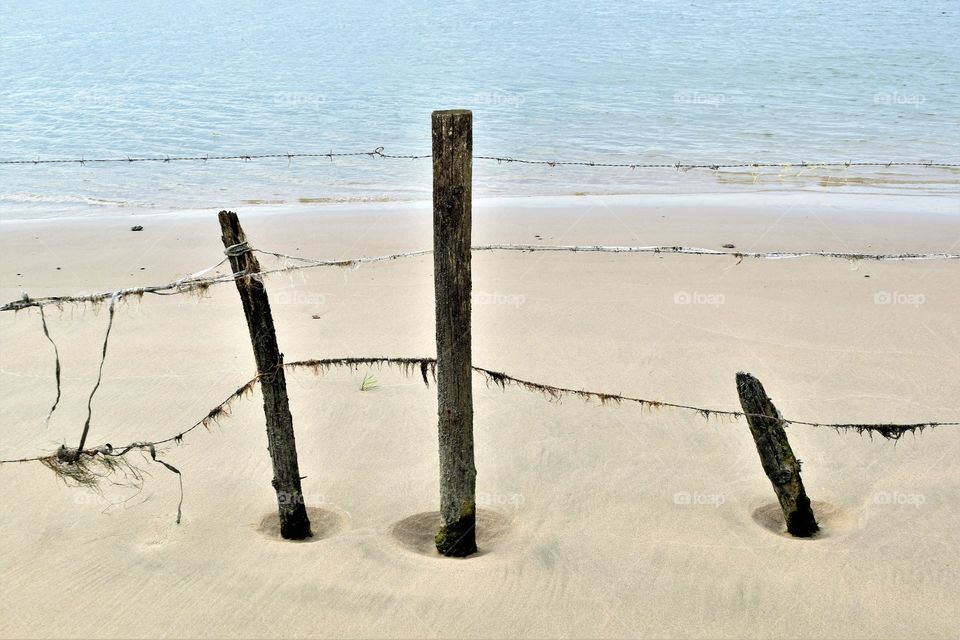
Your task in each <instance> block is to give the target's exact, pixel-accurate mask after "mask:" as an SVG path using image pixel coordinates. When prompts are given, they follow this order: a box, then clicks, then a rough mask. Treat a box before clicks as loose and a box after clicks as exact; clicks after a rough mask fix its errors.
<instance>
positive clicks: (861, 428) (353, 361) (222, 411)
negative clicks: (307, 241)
mask: <svg viewBox="0 0 960 640" xmlns="http://www.w3.org/2000/svg"><path fill="white" fill-rule="evenodd" d="M436 364H437V360H436V358H405V357H385V356H373V357H366V356H365V357H347V358H323V359H312V360H298V361H295V362H287V363H282V364H281V365H279V366H280V367H283V368H284V369H310V370H311V371H313V372H314V373H317V374H320V373H323V372H325V371H327V370H328V369H331V368H338V367H347V368H352V369H354V370H356V369H357V368H358V367H359V366H361V365H362V366H381V367H382V366H384V365H387V366H395V367H398V368H399V369H400V370H401V371H402V372H403V373H404V374H406V375H410V374H411V373H413V372H414V371H418V372H419V373H420V375H421V377H422V379H423V382H424V384H425V385H426V386H428V387H429V386H430V383H429V379H430V377H432V378H433V379H434V380H436ZM472 368H473V371H474V372H475V373H477V374H480V375H481V376H482V377H483V378H484V380H486V382H487V384H488V385H489V384H493V385H494V386H497V387H499V388H500V389H503V390H505V389H506V387H507V386H515V387H517V388H519V389H523V390H526V391H534V392H537V393H540V394H543V395H545V396H547V397H548V399H550V400H551V401H561V400H562V399H563V398H565V397H568V396H573V397H577V398H580V399H583V400H597V401H599V402H600V404H601V405H605V404H607V403H610V402H613V403H616V404H622V403H631V404H637V405H640V406H641V407H643V408H647V409H660V408H669V409H678V410H682V411H689V412H693V413H696V414H697V415H699V416H700V417H702V418H704V419H705V420H709V419H710V418H711V417H717V416H725V417H730V418H734V419H739V418H745V417H758V418H767V417H768V416H764V415H760V414H748V413H745V412H743V411H730V410H726V409H712V408H708V407H699V406H695V405H689V404H682V403H675V402H666V401H661V400H648V399H644V398H638V397H633V396H627V395H622V394H619V393H609V392H605V391H590V390H586V389H574V388H570V387H560V386H556V385H551V384H545V383H541V382H534V381H531V380H526V379H523V378H519V377H517V376H513V375H510V374H507V373H504V372H502V371H494V370H492V369H486V368H484V367H478V366H473V367H472ZM272 373H273V372H272V371H270V372H263V373H260V374H258V375H257V376H255V377H253V378H252V379H250V380H249V381H247V382H246V383H244V384H243V385H241V386H240V387H238V388H237V389H236V391H234V392H233V393H231V394H230V395H229V396H227V398H226V399H224V400H223V401H222V402H220V403H219V404H218V405H216V406H215V407H213V408H212V409H210V410H209V411H208V412H207V413H206V415H205V416H204V417H203V418H201V419H200V420H197V421H196V422H195V423H193V424H192V425H190V426H189V427H187V428H186V429H183V430H182V431H179V432H177V433H175V434H174V435H172V436H168V437H165V438H162V439H160V440H153V441H134V442H131V443H130V444H127V445H124V446H121V447H115V446H113V445H112V444H109V443H107V444H103V445H99V446H97V447H92V448H89V449H82V448H77V449H69V448H67V447H66V446H65V445H61V446H60V448H59V449H58V451H57V452H54V453H50V454H46V455H39V456H33V457H24V458H13V459H7V460H0V464H15V463H22V462H38V461H50V460H51V459H52V458H55V459H57V460H58V461H60V462H64V463H70V462H72V461H76V460H79V459H80V457H81V456H88V457H95V456H98V455H101V456H106V457H118V456H123V455H126V454H127V453H129V452H131V451H134V450H149V451H151V452H152V457H154V458H155V456H156V451H155V448H156V447H158V446H161V445H164V444H169V443H180V442H182V440H183V437H184V436H185V435H187V434H188V433H191V432H192V431H195V430H196V429H198V428H200V427H205V428H208V427H209V426H210V424H211V422H215V421H217V420H218V419H219V418H221V417H223V416H225V415H229V411H230V406H231V405H232V404H233V402H235V401H236V400H237V399H239V398H241V397H243V396H245V395H246V394H248V393H250V392H251V391H252V390H253V389H254V387H256V385H257V384H258V383H259V382H260V380H261V379H262V378H264V377H266V376H269V375H272ZM780 420H782V421H783V422H785V423H787V424H790V425H798V426H808V427H816V428H827V429H834V430H836V431H838V432H841V431H856V432H857V433H858V434H860V435H862V434H863V433H867V434H869V435H872V434H874V433H876V434H878V435H880V436H882V437H883V438H886V439H889V440H899V439H900V438H901V437H902V436H903V435H905V434H907V433H914V432H917V431H920V432H922V431H923V430H924V429H933V428H937V427H956V426H960V421H926V422H914V423H906V424H896V423H842V422H839V423H828V422H811V421H804V420H794V419H791V418H785V417H782V416H781V417H780Z"/></svg>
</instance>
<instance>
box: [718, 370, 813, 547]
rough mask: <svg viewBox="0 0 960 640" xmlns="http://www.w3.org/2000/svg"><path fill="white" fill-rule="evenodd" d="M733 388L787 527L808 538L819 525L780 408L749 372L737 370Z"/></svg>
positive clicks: (788, 529)
mask: <svg viewBox="0 0 960 640" xmlns="http://www.w3.org/2000/svg"><path fill="white" fill-rule="evenodd" d="M737 392H738V393H739V394H740V406H741V407H743V412H744V413H746V414H747V416H746V417H747V423H748V424H749V425H750V433H751V434H752V435H753V441H754V442H755V443H756V445H757V453H758V454H760V463H761V464H762V465H763V470H764V472H766V474H767V477H768V478H770V484H772V485H773V490H774V491H775V492H776V494H777V500H779V501H780V508H781V509H783V517H784V519H785V520H786V522H787V531H788V532H789V533H791V534H793V535H795V536H797V537H798V538H809V537H810V536H812V535H813V534H815V533H816V532H817V531H818V530H819V529H820V527H819V526H818V525H817V521H816V519H814V517H813V510H812V509H811V508H810V498H808V497H807V492H806V490H805V489H804V488H803V480H801V479H800V463H799V462H797V459H796V458H795V457H794V455H793V449H791V448H790V442H789V441H788V440H787V433H786V431H784V429H783V427H784V422H783V420H782V419H781V417H780V412H779V411H777V408H776V407H775V406H773V402H772V401H771V400H770V398H769V397H768V396H767V393H766V391H764V389H763V385H762V384H760V381H759V380H757V379H756V378H754V377H753V376H752V375H750V374H749V373H743V372H740V373H738V374H737Z"/></svg>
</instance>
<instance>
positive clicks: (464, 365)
mask: <svg viewBox="0 0 960 640" xmlns="http://www.w3.org/2000/svg"><path fill="white" fill-rule="evenodd" d="M432 120H433V268H434V288H435V293H436V318H437V399H438V413H439V424H438V430H439V435H440V516H441V520H442V524H441V527H440V531H438V532H437V535H436V540H435V542H436V545H437V551H439V552H440V553H442V554H443V555H445V556H456V557H463V556H468V555H470V554H472V553H475V552H476V550H477V542H476V513H477V505H476V479H477V469H476V467H475V466H474V459H473V388H472V383H473V371H472V364H473V362H472V357H471V349H470V289H471V283H470V277H471V276H470V226H471V199H472V181H473V113H471V112H470V111H467V110H461V109H458V110H452V111H434V112H433V117H432Z"/></svg>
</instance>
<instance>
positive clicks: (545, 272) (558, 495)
mask: <svg viewBox="0 0 960 640" xmlns="http://www.w3.org/2000/svg"><path fill="white" fill-rule="evenodd" d="M239 214H240V217H241V221H242V223H243V224H244V227H245V229H246V230H247V233H248V235H249V237H250V239H251V242H252V243H253V244H254V246H256V247H258V248H262V249H268V250H274V251H280V252H284V253H289V254H297V255H304V256H311V257H322V258H347V257H355V256H360V255H377V254H382V253H388V252H393V251H405V250H411V249H420V248H427V247H429V246H430V243H431V231H430V212H429V205H428V204H427V203H408V204H381V205H371V206H366V207H363V208H360V207H358V206H327V207H303V208H286V209H277V210H275V209H270V208H262V207H261V208H251V209H249V210H241V211H239ZM958 216H960V208H958V205H957V203H956V200H949V199H947V198H942V197H921V196H909V197H904V196H896V195H888V196H877V195H874V196H868V195H847V194H810V193H767V194H762V195H759V194H758V195H736V196H732V195H731V196H707V195H696V196H656V197H651V198H639V197H608V198H604V197H593V196H588V197H583V198H542V199H503V200H491V201H482V202H478V203H477V204H476V206H475V227H474V229H475V231H474V241H475V243H478V244H480V243H488V242H504V243H508V242H510V243H519V242H524V243H527V242H543V243H563V244H567V243H582V244H595V243H605V244H643V245H648V244H670V245H674V244H682V245H689V246H702V247H708V248H715V249H719V248H720V247H721V246H722V245H723V244H727V243H731V244H734V245H736V247H737V248H738V249H743V250H793V249H816V250H843V251H869V252H887V251H920V252H923V251H954V252H956V251H958V250H960V217H958ZM133 224H141V225H143V227H144V230H143V231H141V232H131V231H130V227H131V225H133ZM221 252H222V245H221V243H220V238H219V229H218V225H217V223H216V219H215V215H214V212H210V211H198V212H181V213H179V214H177V215H175V216H174V215H166V216H164V215H156V216H150V215H138V216H123V217H120V216H112V217H102V218H90V219H71V220H52V221H37V222H25V221H4V222H2V223H0V294H2V295H0V297H2V299H3V300H4V301H7V300H12V299H15V298H17V297H19V296H20V294H21V287H22V288H23V290H25V291H27V292H29V294H30V295H34V296H39V295H48V294H54V293H71V294H76V293H79V292H93V291H99V290H111V289H115V288H118V287H121V286H129V285H134V284H154V283H162V282H167V281H169V280H172V279H173V278H176V277H179V276H182V275H184V274H187V273H191V272H193V271H197V270H199V269H201V268H203V267H206V266H210V265H211V264H214V263H215V262H217V261H218V260H219V259H220V256H221V255H222V253H221ZM263 262H264V265H269V264H272V261H271V260H267V259H264V260H263ZM958 267H960V263H958V262H957V261H952V262H920V263H899V262H898V263H876V262H858V263H851V262H849V261H846V260H839V259H819V258H805V259H798V260H782V261H758V260H745V261H743V262H742V263H741V264H737V261H736V260H735V259H733V258H714V257H697V256H676V255H611V254H569V253H559V254H547V253H535V254H531V253H483V254H478V255H476V256H475V258H474V291H475V294H476V295H475V305H474V316H473V318H474V329H473V334H474V362H475V364H477V365H480V366H484V367H487V368H491V369H497V370H502V371H506V372H509V373H511V374H513V375H516V376H520V377H523V378H528V379H532V380H536V381H540V382H546V383H550V384H555V385H560V386H566V387H575V388H587V389H594V390H600V391H607V392H619V393H623V394H628V395H633V396H641V397H645V398H652V399H660V400H667V401H672V402H683V403H690V404H694V405H701V406H707V407H713V408H717V409H731V410H736V409H738V408H739V406H738V402H737V396H736V391H735V387H734V374H735V373H736V372H737V371H740V370H744V371H749V372H751V373H753V374H754V375H756V376H757V377H758V378H759V379H760V380H761V381H762V382H763V383H764V385H765V386H766V388H767V391H768V392H769V393H770V395H771V396H772V397H773V399H774V401H775V402H776V404H777V406H778V407H779V408H780V410H781V411H782V412H783V413H784V415H786V416H788V417H792V418H796V419H800V420H810V421H830V422H838V421H871V422H886V421H911V422H912V421H918V420H957V419H958V415H960V408H958V406H957V398H958V397H960V330H958V326H960V325H958V323H957V318H958V317H960V296H958V295H957V282H958V271H957V269H958ZM431 273H432V261H431V258H430V256H426V257H419V258H409V259H404V260H400V261H394V262H388V263H381V264H374V265H365V266H362V267H360V268H357V269H353V270H344V269H339V268H332V269H318V270H313V271H306V272H299V273H296V274H292V275H283V276H276V277H273V278H271V279H270V280H269V292H270V296H271V301H272V304H273V308H274V316H275V320H276V324H277V327H278V336H279V341H280V345H281V348H282V350H283V351H284V353H285V356H286V359H287V361H291V360H297V359H303V358H319V357H334V356H363V355H370V356H376V355H387V356H431V355H432V354H433V353H434V344H433V339H434V337H433V336H434V333H433V324H432V322H433V308H432V304H433V302H432V300H433V289H432V281H431ZM18 274H19V275H18ZM885 300H889V304H882V302H884V301H885ZM47 316H48V321H49V325H50V331H51V334H52V336H53V338H54V339H55V340H56V342H57V345H58V347H59V350H60V355H61V359H62V363H63V399H62V401H61V405H60V407H59V408H58V409H57V412H56V413H55V414H54V416H53V418H52V420H51V421H50V423H49V425H45V424H44V416H45V415H46V413H47V411H48V410H49V408H50V405H51V403H52V401H53V398H54V395H55V387H54V382H53V351H52V347H51V345H50V344H49V342H47V341H46V339H45V338H44V336H43V333H42V331H41V325H40V318H39V314H38V312H37V311H36V309H33V310H29V311H24V312H20V313H17V314H13V313H3V314H0V341H2V343H0V347H2V350H0V381H2V385H0V424H3V428H4V437H3V438H2V440H0V458H4V459H6V458H14V457H21V456H27V455H36V454H38V453H45V452H48V451H51V450H53V449H55V448H56V447H57V446H58V444H59V443H60V442H67V443H71V444H74V445H75V443H76V440H77V438H78V437H79V433H80V430H81V428H82V425H83V420H84V418H85V416H86V399H87V395H88V394H89V392H90V389H91V387H92V386H93V383H94V381H95V379H96V375H97V366H98V363H99V355H100V353H99V352H100V348H101V342H102V339H103V331H104V330H105V328H106V322H107V314H106V310H105V308H101V309H99V310H93V309H90V308H86V309H85V308H82V307H66V308H65V309H63V310H62V311H58V310H56V309H55V308H48V311H47ZM253 371H254V364H253V358H252V353H251V350H250V345H249V343H248V341H247V336H246V327H245V325H244V320H243V315H242V313H241V309H240V303H239V299H238V297H237V294H236V290H235V289H234V287H233V286H232V285H231V284H227V285H219V286H216V287H214V288H212V289H210V290H209V291H208V292H207V293H206V294H205V295H204V296H203V297H202V298H201V297H197V296H172V297H146V298H144V299H143V300H142V301H129V302H125V303H123V304H122V305H120V306H119V307H118V309H117V313H116V319H115V324H114V327H113V334H112V338H111V341H110V344H109V352H108V356H107V360H106V364H105V366H104V372H103V374H104V377H103V384H102V386H101V388H100V390H99V391H98V394H97V396H96V397H95V399H94V401H93V422H92V427H91V433H90V443H91V444H100V443H104V442H110V443H112V444H121V443H124V442H128V441H132V440H148V439H149V440H152V439H158V438H161V437H166V436H169V435H171V434H173V433H176V432H178V431H180V430H182V429H183V428H184V427H186V426H189V425H190V424H193V423H194V422H195V421H196V420H198V419H199V418H201V417H202V416H203V415H204V414H206V412H207V411H208V410H209V409H210V408H211V407H213V406H215V405H216V404H217V403H219V402H220V401H221V400H222V399H223V398H224V397H226V396H227V395H228V394H229V393H231V392H232V391H233V390H234V389H235V388H237V387H238V386H239V385H240V384H242V383H243V382H245V381H247V380H248V379H249V378H250V377H251V375H252V373H253ZM366 373H372V375H374V376H375V377H376V378H377V380H378V385H377V386H376V388H374V389H372V390H368V391H361V390H360V388H359V387H360V383H361V381H362V379H363V377H364V375H365V374H366ZM288 382H289V386H290V395H291V403H292V404H291V406H292V411H293V415H294V422H295V426H296V429H297V443H298V447H299V454H300V466H301V471H302V473H303V474H304V475H305V476H306V478H305V479H304V481H303V482H304V492H305V495H306V499H307V502H308V504H309V506H310V507H311V511H310V513H311V515H312V517H313V520H314V523H315V526H314V528H315V530H316V531H317V532H318V534H319V535H318V536H316V537H315V538H314V539H312V540H311V541H310V542H306V543H290V542H284V541H282V540H280V539H279V538H278V537H277V533H276V516H275V507H276V505H275V497H274V495H273V491H272V489H271V487H270V477H271V474H270V464H269V459H268V455H267V452H266V437H265V434H264V429H263V415H262V407H261V405H260V398H259V393H258V392H254V394H253V395H251V396H249V397H247V398H245V399H242V400H240V401H239V402H237V403H236V404H235V405H234V407H233V410H232V415H231V416H230V417H228V418H226V419H224V420H222V421H221V422H220V423H219V425H215V426H213V427H212V428H211V429H210V431H209V432H208V431H205V430H203V429H201V430H198V431H196V432H193V433H191V434H189V435H188V436H186V437H185V438H184V441H183V443H182V444H181V445H178V446H172V447H167V448H165V449H164V450H162V451H161V457H162V458H163V459H164V460H166V461H168V462H169V463H170V464H172V465H175V466H176V467H177V468H179V469H180V470H181V471H182V473H183V487H184V504H183V520H182V523H181V524H179V525H178V524H176V522H175V518H176V509H177V502H178V499H179V485H178V483H177V477H176V476H175V475H174V474H172V473H170V472H169V471H167V470H166V469H164V468H163V467H161V466H160V465H158V464H156V463H153V462H151V461H150V460H149V458H148V457H147V456H145V455H140V454H137V455H135V456H133V457H132V458H131V460H132V461H134V462H136V464H137V466H138V467H139V468H140V469H142V470H143V471H144V472H147V473H149V475H146V476H145V482H144V484H143V487H142V490H141V491H139V492H136V491H132V490H130V489H129V488H125V487H122V486H112V485H110V484H104V485H103V486H102V496H101V495H97V494H95V493H93V492H91V491H89V490H85V489H77V488H70V487H66V486H64V485H63V484H62V483H60V482H59V481H58V480H57V478H56V477H55V476H54V475H53V474H52V473H51V472H50V471H49V470H48V469H46V468H44V467H43V466H41V465H40V464H36V463H31V464H16V465H2V466H0V482H2V488H3V494H4V499H3V502H2V506H0V517H2V518H3V527H2V530H0V584H2V597H0V619H2V625H0V636H3V637H156V636H187V637H243V638H248V637H249V638H254V637H398V636H399V637H577V638H580V637H584V638H587V637H676V638H726V637H756V638H760V637H763V638H766V637H777V638H851V637H871V638H876V637H903V638H905V637H911V638H956V637H957V635H958V633H960V598H957V597H956V583H957V578H958V569H960V561H958V560H957V558H958V554H957V551H956V549H957V546H958V543H960V520H958V505H960V471H958V470H957V466H956V460H957V459H958V456H960V428H951V427H944V428H942V429H940V430H933V431H925V432H924V433H922V434H919V435H917V436H916V437H914V436H909V435H908V436H906V437H904V438H903V439H901V440H900V441H899V442H898V443H896V444H894V443H892V442H888V441H885V440H882V439H877V438H874V439H873V440H871V439H870V438H868V437H860V436H857V435H856V434H851V433H845V434H838V433H836V432H834V431H832V430H818V429H814V428H808V427H799V426H796V427H791V428H790V429H789V430H788V433H789V436H790V438H791V441H792V443H793V448H794V451H795V452H796V454H797V456H798V457H799V458H800V459H801V460H802V461H803V474H804V480H805V482H806V486H807V491H808V493H809V494H810V496H811V498H812V499H813V500H814V507H815V512H816V513H817V516H818V518H819V519H820V522H821V525H822V526H823V533H822V535H821V536H819V537H818V538H817V539H814V540H796V539H792V538H789V537H787V536H785V535H783V533H782V521H781V520H780V519H778V518H779V516H778V513H777V510H776V509H775V508H772V507H771V505H772V504H773V502H774V494H773V492H772V489H771V487H770V485H769V482H768V481H767V479H766V477H765V476H764V475H763V472H762V470H761V468H760V465H759V460H758V458H757V454H756V451H755V449H754V448H753V443H752V440H751V439H750V436H749V432H748V429H747V427H746V424H745V423H743V422H737V421H732V420H724V419H711V420H710V421H705V420H704V419H703V418H702V417H701V416H698V415H697V414H695V413H689V412H678V411H674V410H668V409H661V410H642V409H640V408H638V407H636V406H629V405H622V406H617V405H609V406H600V405H599V404H598V403H594V402H586V403H585V402H583V401H580V400H577V399H572V398H570V399H566V400H564V401H562V402H560V403H557V402H552V403H551V402H548V401H547V400H546V399H545V398H543V397H541V396H539V395H536V394H531V393H529V392H525V391H521V390H517V389H509V388H508V389H507V390H506V391H502V390H500V389H498V388H488V387H487V386H485V385H484V384H483V382H482V379H479V378H477V379H476V386H475V411H476V426H475V431H476V447H477V467H478V471H479V475H478V501H479V503H480V507H481V514H480V528H479V541H480V547H481V553H479V554H478V555H477V556H476V557H473V558H471V559H467V560H453V559H442V558H439V557H437V556H436V554H435V553H433V552H432V549H431V548H430V541H429V536H430V534H431V531H432V528H433V527H434V525H435V523H436V516H435V513H433V512H435V511H436V509H437V508H438V501H439V498H438V488H437V452H436V448H437V445H436V432H435V423H436V415H435V412H436V400H435V396H434V394H433V389H432V388H431V389H426V388H424V386H423V384H422V382H421V381H420V380H419V376H411V377H407V376H405V375H403V374H402V373H401V372H399V371H394V370H390V369H383V370H377V369H376V368H374V369H373V370H372V371H368V370H367V369H366V368H361V369H359V370H357V371H333V372H329V373H327V374H324V375H323V376H320V377H318V376H315V375H314V374H312V373H309V372H296V373H291V374H289V376H288Z"/></svg>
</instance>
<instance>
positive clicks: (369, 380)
mask: <svg viewBox="0 0 960 640" xmlns="http://www.w3.org/2000/svg"><path fill="white" fill-rule="evenodd" d="M378 384H380V383H379V382H377V379H376V378H374V377H373V376H372V375H370V374H369V373H368V374H365V375H364V376H363V382H361V383H360V391H370V390H371V389H375V388H376V387H377V385H378Z"/></svg>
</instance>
